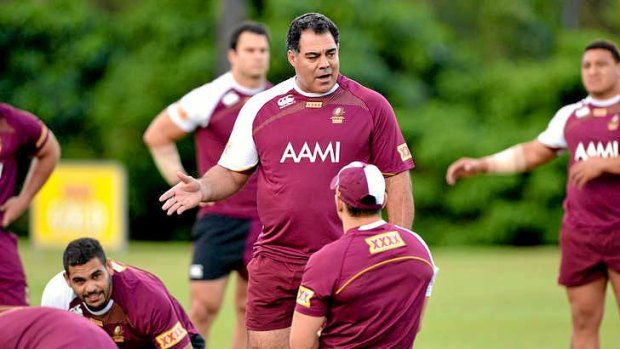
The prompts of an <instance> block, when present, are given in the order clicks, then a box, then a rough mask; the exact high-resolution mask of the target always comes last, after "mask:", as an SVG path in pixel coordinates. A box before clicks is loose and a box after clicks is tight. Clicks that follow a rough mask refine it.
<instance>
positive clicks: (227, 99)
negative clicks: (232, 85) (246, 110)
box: [222, 91, 241, 107]
mask: <svg viewBox="0 0 620 349" xmlns="http://www.w3.org/2000/svg"><path fill="white" fill-rule="evenodd" d="M240 99H241V97H239V95H238V94H236V93H234V92H233V91H230V92H228V93H227V94H225V95H224V97H222V104H224V105H225V106H227V107H230V106H233V105H235V104H237V102H239V100H240Z"/></svg>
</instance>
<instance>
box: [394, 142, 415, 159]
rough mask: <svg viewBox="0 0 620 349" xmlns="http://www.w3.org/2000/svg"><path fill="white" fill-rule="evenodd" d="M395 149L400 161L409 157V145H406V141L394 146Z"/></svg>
mask: <svg viewBox="0 0 620 349" xmlns="http://www.w3.org/2000/svg"><path fill="white" fill-rule="evenodd" d="M396 150H397V151H398V153H399V154H400V159H401V160H402V161H407V160H409V159H411V152H410V151H409V147H408V146H407V143H403V144H401V145H399V146H398V147H396Z"/></svg>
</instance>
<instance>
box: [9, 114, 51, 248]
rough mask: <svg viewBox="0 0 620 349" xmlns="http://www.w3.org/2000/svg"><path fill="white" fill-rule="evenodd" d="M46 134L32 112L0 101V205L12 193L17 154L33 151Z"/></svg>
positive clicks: (43, 126)
mask: <svg viewBox="0 0 620 349" xmlns="http://www.w3.org/2000/svg"><path fill="white" fill-rule="evenodd" d="M47 135H48V130H47V127H45V125H44V124H43V123H42V122H41V121H40V120H39V119H37V118H36V117H35V116H34V115H32V114H30V113H28V112H26V111H23V110H20V109H17V108H15V107H12V106H10V105H8V104H4V103H0V204H4V202H6V200H7V199H8V198H10V197H11V196H13V195H14V192H15V186H16V181H17V159H16V156H17V153H18V152H24V154H26V155H34V154H36V152H37V151H38V150H39V148H40V147H41V146H42V145H43V144H44V143H45V141H46V140H47ZM3 216H4V212H3V211H0V221H2V218H3ZM0 229H1V228H0ZM0 248H1V247H0Z"/></svg>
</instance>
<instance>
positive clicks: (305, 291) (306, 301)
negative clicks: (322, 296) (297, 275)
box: [297, 286, 314, 308]
mask: <svg viewBox="0 0 620 349" xmlns="http://www.w3.org/2000/svg"><path fill="white" fill-rule="evenodd" d="M312 297H314V291H312V290H311V289H309V288H307V287H303V286H299V291H298V292H297V304H299V305H301V306H302V307H306V308H310V300H311V299H312Z"/></svg>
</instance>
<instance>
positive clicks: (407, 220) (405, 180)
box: [385, 171, 414, 229]
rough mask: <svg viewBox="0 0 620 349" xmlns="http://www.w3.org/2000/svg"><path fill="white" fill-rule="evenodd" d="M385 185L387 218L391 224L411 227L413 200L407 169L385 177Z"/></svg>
mask: <svg viewBox="0 0 620 349" xmlns="http://www.w3.org/2000/svg"><path fill="white" fill-rule="evenodd" d="M385 187H386V191H387V202H386V210H387V214H388V220H389V221H390V223H392V224H396V225H399V226H401V227H404V228H407V229H411V224H412V223H413V218H414V202H413V192H412V188H411V176H410V175H409V171H403V172H400V173H398V174H396V175H394V176H391V177H387V178H386V179H385Z"/></svg>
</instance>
